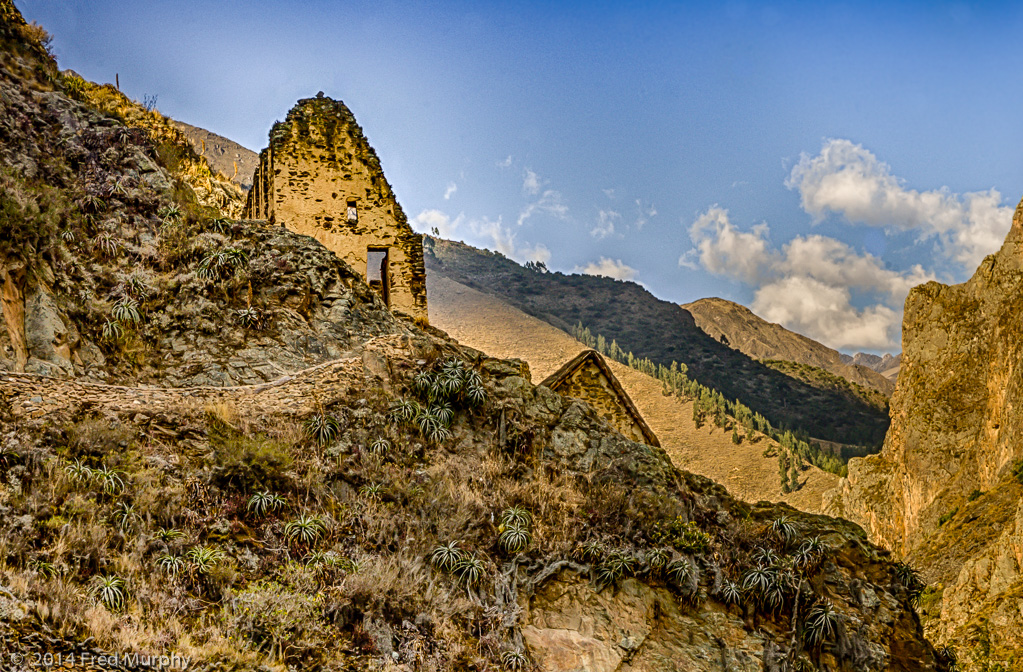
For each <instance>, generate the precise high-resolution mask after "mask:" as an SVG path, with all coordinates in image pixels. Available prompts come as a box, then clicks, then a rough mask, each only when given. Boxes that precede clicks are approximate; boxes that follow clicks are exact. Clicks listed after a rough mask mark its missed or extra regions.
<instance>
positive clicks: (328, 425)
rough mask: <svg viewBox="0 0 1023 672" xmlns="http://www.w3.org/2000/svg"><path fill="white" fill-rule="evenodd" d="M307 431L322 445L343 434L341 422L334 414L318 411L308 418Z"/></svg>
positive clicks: (310, 436)
mask: <svg viewBox="0 0 1023 672" xmlns="http://www.w3.org/2000/svg"><path fill="white" fill-rule="evenodd" d="M305 432H306V435H308V436H309V438H311V439H312V440H314V441H315V442H316V443H318V444H320V445H321V446H322V445H325V444H327V443H330V442H331V441H333V440H334V439H336V438H337V437H338V436H339V435H340V434H341V423H340V422H338V419H337V418H335V417H334V416H332V415H325V414H323V413H316V414H315V415H313V416H312V417H310V418H309V419H308V420H306V423H305Z"/></svg>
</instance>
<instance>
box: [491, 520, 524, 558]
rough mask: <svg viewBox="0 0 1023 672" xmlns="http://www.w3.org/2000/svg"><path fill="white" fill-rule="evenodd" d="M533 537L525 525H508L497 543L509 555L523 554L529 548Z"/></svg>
mask: <svg viewBox="0 0 1023 672" xmlns="http://www.w3.org/2000/svg"><path fill="white" fill-rule="evenodd" d="M531 540H532V536H531V535H530V534H529V528H528V527H526V526H525V525H506V526H505V528H504V530H503V531H502V532H501V535H500V536H499V537H498V538H497V542H498V543H499V544H500V545H501V548H503V549H504V550H506V551H507V552H509V553H521V552H522V551H524V550H526V548H527V547H528V546H529V542H530V541H531Z"/></svg>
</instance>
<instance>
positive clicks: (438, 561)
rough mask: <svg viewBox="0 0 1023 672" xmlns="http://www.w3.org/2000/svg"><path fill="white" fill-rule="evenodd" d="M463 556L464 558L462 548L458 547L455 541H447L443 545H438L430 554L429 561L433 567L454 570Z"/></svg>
mask: <svg viewBox="0 0 1023 672" xmlns="http://www.w3.org/2000/svg"><path fill="white" fill-rule="evenodd" d="M463 558H465V553H464V552H463V551H462V549H460V548H458V542H457V541H452V542H449V543H447V544H445V545H444V546H438V547H437V548H435V549H433V553H431V554H430V562H431V563H433V566H434V567H436V568H437V569H442V570H444V571H449V572H450V571H452V570H454V569H455V567H457V566H458V563H459V562H461V561H462V559H463Z"/></svg>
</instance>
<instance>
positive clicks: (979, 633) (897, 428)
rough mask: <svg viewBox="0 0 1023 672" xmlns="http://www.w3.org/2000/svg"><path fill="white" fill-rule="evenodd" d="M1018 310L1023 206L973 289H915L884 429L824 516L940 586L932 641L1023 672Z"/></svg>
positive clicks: (1022, 395)
mask: <svg viewBox="0 0 1023 672" xmlns="http://www.w3.org/2000/svg"><path fill="white" fill-rule="evenodd" d="M1021 311H1023V205H1021V207H1020V208H1017V210H1016V214H1015V217H1014V218H1013V223H1012V228H1011V230H1010V232H1009V235H1008V237H1007V238H1006V240H1005V243H1004V245H1003V246H1002V248H1001V250H999V252H998V253H997V254H994V255H991V256H989V257H987V258H986V259H985V260H984V262H983V263H982V264H981V265H980V268H978V269H977V272H976V273H975V274H974V276H973V277H972V278H971V279H970V280H969V281H968V282H966V283H964V284H961V285H955V286H946V285H941V284H939V283H936V282H931V283H928V284H926V285H922V286H920V287H917V288H915V289H914V290H912V292H911V293H910V295H909V298H908V299H907V301H906V312H905V318H904V323H903V346H904V350H903V353H902V370H901V372H900V374H899V384H898V388H897V389H896V392H895V395H894V397H893V398H892V428H891V430H890V432H889V433H888V437H887V439H886V441H885V445H884V449H883V451H882V452H881V454H879V455H876V456H871V457H868V458H866V459H862V460H852V461H851V462H850V463H849V475H848V479H846V480H844V481H843V482H842V483H841V485H840V489H839V490H838V491H836V492H835V493H834V496H833V500H832V503H831V506H830V507H829V510H830V511H832V512H833V513H836V514H838V515H843V516H845V517H847V518H849V519H851V520H855V521H857V522H860V523H861V524H863V525H864V527H866V528H867V530H868V531H869V533H870V535H871V538H872V539H874V540H875V541H877V542H879V543H881V544H883V545H885V546H887V547H888V548H890V549H892V550H894V551H896V552H897V553H898V554H900V555H903V556H905V557H908V558H910V559H911V560H913V561H914V562H916V563H917V565H918V567H919V568H920V569H921V570H922V572H923V574H924V576H925V578H927V579H929V580H930V581H931V582H933V583H934V584H936V585H937V587H938V592H937V593H935V594H934V595H932V596H931V603H930V605H929V606H928V612H929V613H930V614H931V615H932V616H933V617H934V620H933V621H932V622H931V623H930V624H929V627H930V628H932V632H934V633H935V634H936V635H937V636H938V637H939V638H940V639H942V640H944V641H949V640H951V641H955V642H958V643H960V644H963V645H967V646H969V647H970V648H971V650H972V651H973V652H974V654H975V655H977V656H978V657H979V659H980V660H981V661H982V662H983V661H990V662H991V663H992V664H994V663H999V664H1004V665H1009V662H1007V661H1015V662H1014V663H1012V664H1013V665H1015V667H1011V668H1003V669H1019V665H1020V664H1023V661H1021V660H1020V658H1019V655H1018V652H1019V651H1021V650H1023V637H1021V636H1020V633H1021V632H1023V617H1021V613H1023V612H1021V611H1020V606H1021V605H1023V598H1021V596H1023V574H1021V570H1023V545H1021V539H1023V534H1021V530H1023V509H1021V508H1020V485H1019V484H1020V482H1023V420H1021V416H1020V414H1019V412H1018V410H1017V409H1018V408H1019V406H1020V405H1021V404H1023V370H1021V369H1020V367H1019V362H1020V356H1021V354H1023V350H1021V348H1023V345H1021V344H1023V328H1021V326H1020V322H1019V315H1020V314H1021ZM985 664H986V663H985ZM976 669H994V668H986V667H978V668H976Z"/></svg>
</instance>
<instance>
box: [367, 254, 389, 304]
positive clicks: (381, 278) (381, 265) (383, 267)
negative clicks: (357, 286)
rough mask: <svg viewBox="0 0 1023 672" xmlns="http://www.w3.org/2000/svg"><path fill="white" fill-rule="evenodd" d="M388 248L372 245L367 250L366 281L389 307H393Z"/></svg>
mask: <svg viewBox="0 0 1023 672" xmlns="http://www.w3.org/2000/svg"><path fill="white" fill-rule="evenodd" d="M387 262H388V259H387V248H386V247H370V248H368V249H367V250H366V282H368V283H369V286H370V287H371V288H372V289H374V290H376V292H377V294H379V295H380V297H381V298H382V299H383V300H384V304H385V305H387V307H388V308H390V307H391V278H390V268H389V266H388V263H387Z"/></svg>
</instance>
